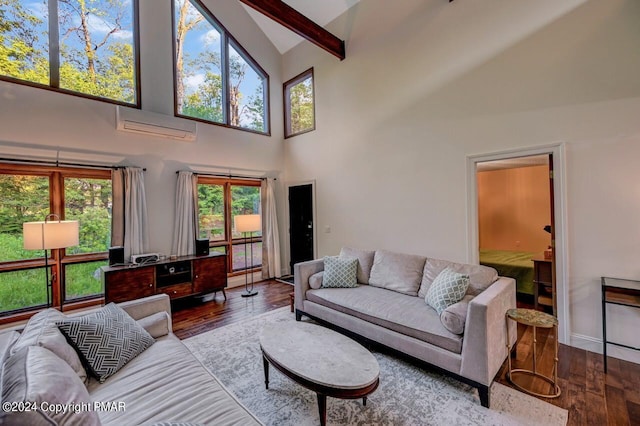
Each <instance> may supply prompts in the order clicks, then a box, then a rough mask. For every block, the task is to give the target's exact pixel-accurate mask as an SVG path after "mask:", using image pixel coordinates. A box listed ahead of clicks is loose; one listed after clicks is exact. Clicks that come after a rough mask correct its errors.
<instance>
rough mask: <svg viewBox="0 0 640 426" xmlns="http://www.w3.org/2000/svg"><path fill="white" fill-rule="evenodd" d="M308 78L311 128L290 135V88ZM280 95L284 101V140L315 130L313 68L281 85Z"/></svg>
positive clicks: (314, 80) (314, 82)
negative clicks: (310, 98)
mask: <svg viewBox="0 0 640 426" xmlns="http://www.w3.org/2000/svg"><path fill="white" fill-rule="evenodd" d="M309 77H311V95H312V107H313V126H311V127H310V128H309V129H306V130H302V131H299V132H295V133H292V132H291V95H290V93H291V88H292V87H293V86H295V85H297V84H300V83H302V82H303V81H305V80H306V79H307V78H309ZM282 95H283V101H284V102H283V104H284V138H285V139H288V138H290V137H293V136H297V135H302V134H305V133H309V132H313V131H314V130H316V79H315V76H314V73H313V67H311V68H309V69H308V70H306V71H303V72H301V73H300V74H298V75H296V76H295V77H293V78H291V79H289V80H287V81H285V82H284V83H283V84H282Z"/></svg>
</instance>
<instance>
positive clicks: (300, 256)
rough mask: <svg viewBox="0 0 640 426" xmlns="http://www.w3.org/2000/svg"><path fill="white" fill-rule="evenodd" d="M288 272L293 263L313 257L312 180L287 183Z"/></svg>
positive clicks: (313, 206)
mask: <svg viewBox="0 0 640 426" xmlns="http://www.w3.org/2000/svg"><path fill="white" fill-rule="evenodd" d="M287 190H288V197H287V199H288V204H289V207H288V213H289V273H290V274H293V265H295V264H296V263H299V262H305V261H307V260H313V259H315V255H316V248H315V247H316V229H315V228H316V227H315V191H314V184H313V182H306V183H300V184H291V185H288V189H287Z"/></svg>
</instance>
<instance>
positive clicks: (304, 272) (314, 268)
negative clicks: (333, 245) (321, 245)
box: [293, 259, 324, 310]
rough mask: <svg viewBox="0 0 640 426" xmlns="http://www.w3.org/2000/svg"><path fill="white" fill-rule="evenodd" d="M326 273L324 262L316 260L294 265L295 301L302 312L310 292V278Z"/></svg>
mask: <svg viewBox="0 0 640 426" xmlns="http://www.w3.org/2000/svg"><path fill="white" fill-rule="evenodd" d="M320 271H324V260H322V259H316V260H309V261H307V262H300V263H296V264H295V265H293V285H294V287H295V288H294V292H295V294H294V300H295V306H296V309H300V310H302V308H303V306H304V299H306V294H307V290H309V288H310V287H309V277H310V276H311V275H313V274H315V273H318V272H320Z"/></svg>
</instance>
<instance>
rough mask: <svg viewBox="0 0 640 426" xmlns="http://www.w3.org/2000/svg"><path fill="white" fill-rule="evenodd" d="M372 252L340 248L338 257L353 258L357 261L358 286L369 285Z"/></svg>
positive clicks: (373, 252)
mask: <svg viewBox="0 0 640 426" xmlns="http://www.w3.org/2000/svg"><path fill="white" fill-rule="evenodd" d="M375 253H376V252H375V251H373V250H361V249H357V248H352V247H342V250H340V257H355V258H357V259H358V282H359V283H360V284H369V277H370V275H371V267H372V266H373V257H374V255H375Z"/></svg>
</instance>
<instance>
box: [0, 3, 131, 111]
mask: <svg viewBox="0 0 640 426" xmlns="http://www.w3.org/2000/svg"><path fill="white" fill-rule="evenodd" d="M22 3H23V2H20V1H18V0H0V74H2V75H5V76H9V77H13V78H17V79H20V80H25V81H30V82H34V83H40V84H44V85H49V84H51V83H50V81H49V75H50V71H49V65H50V64H49V58H48V35H47V32H46V31H45V30H42V28H46V24H47V23H46V22H43V21H42V19H40V18H38V17H37V16H35V15H34V12H33V11H31V10H28V9H26V8H25V7H24V6H23V5H22ZM45 4H46V2H45ZM58 5H59V9H60V13H59V15H60V16H59V20H58V23H59V32H60V69H59V72H60V87H61V88H63V89H68V90H71V91H74V92H79V93H84V94H87V95H92V96H97V97H102V98H107V99H114V100H118V101H123V102H128V103H135V94H136V90H135V76H134V70H135V66H134V54H133V44H132V43H133V42H123V41H113V36H114V35H115V34H117V33H119V32H121V31H122V30H123V28H122V27H121V21H122V20H123V17H124V16H125V15H127V14H128V13H129V11H130V10H131V9H130V7H131V6H130V3H128V2H127V1H124V0H59V1H58ZM90 19H93V20H101V22H102V23H103V24H104V25H110V26H113V28H111V29H110V31H109V32H107V34H106V35H104V36H101V38H100V39H97V38H96V37H95V35H94V34H93V33H92V30H91V25H90V24H89V22H90ZM40 31H42V32H40ZM70 37H73V41H74V43H70V41H71V39H70ZM77 46H81V47H77Z"/></svg>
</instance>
